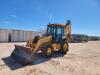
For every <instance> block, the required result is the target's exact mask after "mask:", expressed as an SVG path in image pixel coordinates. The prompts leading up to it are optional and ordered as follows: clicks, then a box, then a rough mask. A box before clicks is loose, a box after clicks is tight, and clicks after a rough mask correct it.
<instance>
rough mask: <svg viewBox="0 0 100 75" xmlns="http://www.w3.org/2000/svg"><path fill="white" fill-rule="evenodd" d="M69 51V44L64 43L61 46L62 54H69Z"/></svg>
mask: <svg viewBox="0 0 100 75" xmlns="http://www.w3.org/2000/svg"><path fill="white" fill-rule="evenodd" d="M68 49H69V45H68V43H63V44H62V45H61V53H63V54H66V53H67V52H68Z"/></svg>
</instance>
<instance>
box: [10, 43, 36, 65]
mask: <svg viewBox="0 0 100 75" xmlns="http://www.w3.org/2000/svg"><path fill="white" fill-rule="evenodd" d="M31 54H32V51H31V50H30V48H29V47H24V46H18V45H15V49H14V51H13V52H12V53H11V57H12V58H13V59H14V60H16V61H18V62H19V63H21V64H22V65H27V64H31V63H32V61H33V60H34V59H35V54H34V56H33V55H31Z"/></svg>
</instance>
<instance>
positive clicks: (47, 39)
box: [32, 36, 52, 55]
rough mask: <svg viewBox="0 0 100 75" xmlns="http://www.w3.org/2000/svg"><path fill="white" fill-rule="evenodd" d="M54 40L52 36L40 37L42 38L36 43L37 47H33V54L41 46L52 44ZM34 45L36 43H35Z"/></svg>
mask: <svg viewBox="0 0 100 75" xmlns="http://www.w3.org/2000/svg"><path fill="white" fill-rule="evenodd" d="M51 42H52V36H44V37H40V39H39V40H38V41H37V43H36V44H35V47H34V48H32V55H33V54H34V53H36V52H37V51H38V50H39V49H40V48H41V47H43V46H45V45H47V44H50V43H51ZM33 45H34V44H33Z"/></svg>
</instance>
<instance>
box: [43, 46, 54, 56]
mask: <svg viewBox="0 0 100 75" xmlns="http://www.w3.org/2000/svg"><path fill="white" fill-rule="evenodd" d="M48 48H50V49H51V54H49V55H48V54H47V50H48ZM42 53H43V56H45V57H50V56H51V55H52V53H53V50H52V47H51V45H46V46H44V47H42Z"/></svg>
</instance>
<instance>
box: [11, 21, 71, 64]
mask: <svg viewBox="0 0 100 75" xmlns="http://www.w3.org/2000/svg"><path fill="white" fill-rule="evenodd" d="M30 36H31V35H30ZM71 38H72V37H71V22H70V20H67V23H66V24H65V25H63V24H48V25H47V31H46V34H44V35H43V36H35V37H34V39H33V40H32V38H30V40H29V41H28V42H27V45H26V46H19V45H15V49H14V51H13V52H12V53H11V57H12V58H13V59H15V60H16V61H18V62H19V63H21V64H22V65H26V64H30V63H32V62H33V61H35V55H36V54H37V53H38V52H39V51H42V53H43V55H45V56H46V57H50V56H51V55H52V53H53V52H54V51H58V52H60V53H63V54H66V53H67V51H68V48H69V45H68V40H69V39H71Z"/></svg>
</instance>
